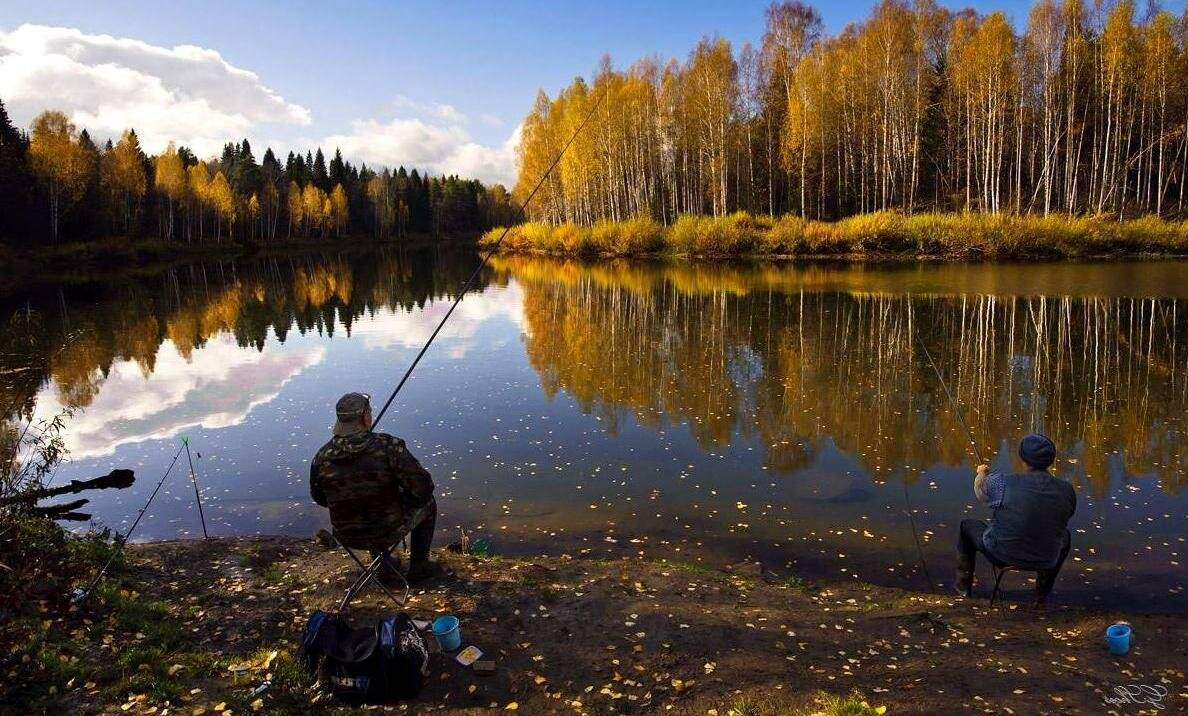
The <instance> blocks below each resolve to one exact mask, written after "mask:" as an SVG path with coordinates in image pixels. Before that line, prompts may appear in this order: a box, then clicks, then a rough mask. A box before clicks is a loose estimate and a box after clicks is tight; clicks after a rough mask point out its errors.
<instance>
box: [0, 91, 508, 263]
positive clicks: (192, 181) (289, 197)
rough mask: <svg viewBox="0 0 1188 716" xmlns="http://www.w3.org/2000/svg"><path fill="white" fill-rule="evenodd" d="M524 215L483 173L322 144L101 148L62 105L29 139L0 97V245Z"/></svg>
mask: <svg viewBox="0 0 1188 716" xmlns="http://www.w3.org/2000/svg"><path fill="white" fill-rule="evenodd" d="M516 218H517V216H516V209H515V207H513V206H512V205H511V203H510V196H509V194H508V192H507V190H506V189H505V188H504V187H503V186H502V185H499V184H496V185H494V186H491V187H487V186H484V185H483V183H482V182H480V181H478V180H476V179H464V178H461V177H458V176H440V177H436V176H429V174H428V173H424V174H423V173H421V172H420V171H418V170H417V169H412V170H411V171H409V170H407V169H405V168H404V167H403V166H402V167H399V168H398V169H397V170H396V171H395V172H393V171H391V170H389V169H387V168H381V169H379V170H376V169H372V168H370V167H368V166H367V165H366V164H362V165H360V166H355V165H352V164H351V163H350V162H348V161H345V160H344V159H343V158H342V154H341V152H339V151H337V150H336V151H335V152H334V156H333V158H331V159H330V161H329V162H327V161H326V156H325V155H324V154H323V152H322V150H321V148H318V149H317V150H316V151H314V152H308V151H307V152H306V153H305V154H304V155H301V154H299V153H293V152H289V154H288V156H287V157H286V158H285V160H284V162H283V163H282V161H281V160H280V158H278V157H277V156H276V154H275V153H274V152H273V151H272V149H271V148H267V149H265V151H264V154H263V155H262V156H261V157H260V158H259V160H257V158H256V155H255V153H254V151H253V149H252V146H251V144H250V143H249V142H248V140H247V139H244V140H243V141H241V142H235V143H232V142H229V143H227V144H226V145H225V146H224V147H223V152H222V154H221V156H219V157H217V158H212V159H209V160H206V161H203V160H201V159H199V158H198V157H197V156H195V154H194V152H192V151H191V150H190V149H188V148H186V147H184V146H183V147H174V146H173V145H172V144H170V145H169V147H167V148H166V149H165V150H164V151H162V152H161V153H160V154H158V155H156V156H149V155H147V154H146V153H145V152H144V150H143V149H142V148H141V146H140V141H139V139H138V138H137V136H136V133H135V131H133V130H128V131H127V132H125V133H124V135H123V136H122V137H121V138H120V139H119V141H118V142H114V143H113V142H111V141H110V140H109V141H108V142H106V144H105V145H104V146H103V147H99V146H97V145H96V143H95V142H94V141H93V139H92V138H91V136H90V134H89V133H88V132H87V130H86V129H82V130H81V131H80V130H78V129H77V128H76V127H75V126H74V125H73V124H72V123H71V122H70V121H69V119H68V118H67V117H66V116H65V115H64V114H62V113H61V112H55V111H49V112H44V113H42V114H41V115H40V116H38V117H37V118H36V119H35V120H34V122H33V124H32V126H31V128H30V130H29V132H28V133H27V134H26V133H25V132H22V131H21V130H20V129H18V128H17V127H16V126H14V125H13V123H12V121H11V120H10V118H9V117H8V114H7V111H6V110H5V108H4V105H3V102H2V101H0V241H3V242H5V243H9V244H10V245H14V246H30V245H37V244H39V243H41V242H43V241H45V240H52V241H85V240H90V239H98V238H103V237H110V236H125V237H129V238H150V237H159V238H161V239H164V240H165V241H168V242H182V243H195V242H202V241H211V240H214V241H224V240H238V241H252V242H259V243H271V242H275V241H283V240H288V239H297V238H315V237H319V238H327V239H329V238H339V237H345V236H370V237H374V238H378V239H393V238H402V237H406V236H408V235H410V234H434V235H462V234H471V233H475V232H478V231H481V230H483V229H486V228H488V227H490V226H493V225H497V224H500V223H508V222H511V221H514V220H515V219H516Z"/></svg>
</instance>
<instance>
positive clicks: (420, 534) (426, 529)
mask: <svg viewBox="0 0 1188 716" xmlns="http://www.w3.org/2000/svg"><path fill="white" fill-rule="evenodd" d="M419 517H420V521H419V522H417V523H416V524H414V525H413V528H412V532H410V533H409V540H408V551H409V559H410V560H412V562H413V563H414V564H416V563H417V562H428V561H429V548H430V547H432V546H433V531H434V530H435V529H437V500H435V499H432V498H430V500H429V504H427V505H425V506H424V507H422V508H421V510H420V511H419ZM414 519H415V517H414Z"/></svg>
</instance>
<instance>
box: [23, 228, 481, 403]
mask: <svg viewBox="0 0 1188 716" xmlns="http://www.w3.org/2000/svg"><path fill="white" fill-rule="evenodd" d="M476 263H477V258H476V257H475V256H473V254H471V253H469V252H460V253H458V254H452V253H451V254H449V255H448V257H446V258H443V257H441V256H439V255H438V254H437V253H435V252H427V251H426V252H412V253H405V252H400V253H397V252H391V253H374V254H371V253H369V254H365V255H338V256H329V257H328V256H320V255H319V256H303V257H283V258H278V257H272V258H266V259H265V258H262V259H258V260H255V261H249V262H241V263H229V262H227V263H225V262H210V263H195V264H190V265H185V266H180V267H175V268H172V269H169V270H166V271H164V272H162V273H160V274H154V275H151V276H148V277H134V278H128V277H125V278H121V279H120V280H118V281H115V280H108V281H103V282H99V281H96V282H95V283H91V284H86V285H78V286H73V287H69V288H61V289H57V290H53V291H48V292H46V291H32V292H31V293H30V295H27V296H24V297H23V300H22V301H21V302H20V303H18V304H17V305H16V306H9V307H8V308H7V310H4V311H3V314H0V315H4V316H6V317H9V318H8V321H9V325H8V326H6V330H4V331H3V333H2V335H0V409H5V413H4V416H0V417H11V416H16V415H23V416H25V417H28V416H29V415H30V414H31V413H32V411H33V409H34V400H35V397H36V394H37V391H38V390H39V389H40V388H41V387H42V386H43V385H45V384H46V383H47V382H49V381H50V380H52V381H53V384H54V386H55V389H56V390H57V391H58V394H59V397H60V399H61V401H62V403H63V404H64V405H67V406H70V407H86V406H87V405H88V404H90V402H91V401H92V400H93V399H94V397H95V395H96V393H97V392H98V389H99V386H100V385H101V384H102V382H103V379H104V377H105V376H106V375H107V374H108V372H109V371H110V369H111V366H112V365H113V363H115V362H116V361H135V362H136V363H137V364H139V365H140V367H141V370H143V371H144V372H145V374H146V375H147V374H150V373H151V372H152V371H153V367H154V362H155V360H156V356H157V351H158V349H159V347H160V345H161V344H162V342H163V341H165V340H166V339H168V340H170V341H172V342H173V344H174V345H175V346H176V347H177V350H178V352H179V353H180V354H181V355H183V356H186V357H189V355H190V354H191V353H192V352H193V351H194V349H196V348H199V347H201V346H203V345H204V344H205V343H206V342H207V341H208V340H210V339H211V338H213V337H215V336H218V335H220V334H224V333H230V334H233V335H234V336H235V339H236V341H237V343H238V344H239V345H240V346H243V347H255V348H256V349H258V350H263V347H264V344H265V341H266V340H267V339H268V337H269V336H270V335H274V336H276V338H277V339H278V340H280V341H282V342H283V341H284V340H285V339H286V338H287V337H288V336H289V335H290V334H291V333H292V332H293V331H297V332H298V333H299V334H301V335H304V334H306V333H309V332H316V333H318V334H325V335H331V336H332V335H333V334H334V332H335V331H336V330H340V329H345V330H346V331H347V332H348V333H349V331H350V330H351V326H352V324H353V323H354V321H355V320H356V319H357V318H359V317H360V316H361V315H363V314H364V313H374V312H375V311H377V310H378V309H381V308H387V309H399V310H405V311H408V310H413V309H416V308H420V307H423V306H424V305H425V304H426V303H428V302H431V301H433V300H437V299H441V298H445V297H451V298H452V297H453V296H454V295H455V294H456V292H457V291H458V290H459V289H460V288H461V286H462V284H463V283H464V282H465V280H466V278H467V276H468V275H469V273H470V271H472V270H473V268H474V265H475V264H476Z"/></svg>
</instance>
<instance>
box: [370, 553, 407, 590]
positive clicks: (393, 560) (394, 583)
mask: <svg viewBox="0 0 1188 716" xmlns="http://www.w3.org/2000/svg"><path fill="white" fill-rule="evenodd" d="M401 566H403V565H402V564H401V560H400V557H399V556H396V557H391V556H390V557H388V558H387V559H386V560H384V563H383V564H382V565H380V567H379V569H377V570H376V576H378V577H379V581H380V584H382V585H384V586H385V587H403V586H404V579H403V578H402V577H401V576H400V568H401Z"/></svg>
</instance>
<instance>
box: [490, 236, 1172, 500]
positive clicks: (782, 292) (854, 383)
mask: <svg viewBox="0 0 1188 716" xmlns="http://www.w3.org/2000/svg"><path fill="white" fill-rule="evenodd" d="M497 267H498V268H500V269H501V270H504V271H508V272H510V273H511V275H513V276H514V277H515V278H516V279H517V280H518V281H519V282H520V283H521V284H522V285H523V287H524V313H525V318H526V320H527V327H528V332H529V336H528V340H527V350H528V356H529V360H530V361H531V363H532V365H533V366H534V368H535V369H536V370H537V372H538V373H539V375H540V380H541V384H542V386H543V388H544V390H545V392H546V393H547V394H549V395H550V396H552V395H555V394H556V393H557V392H558V391H562V390H564V391H565V392H567V393H569V394H570V395H572V396H574V398H576V400H577V401H578V402H579V403H580V404H581V406H582V408H583V409H584V410H586V411H593V412H598V413H599V414H600V415H601V416H603V418H604V420H606V421H607V422H608V424H609V425H611V426H612V429H613V427H614V425H615V419H616V416H617V415H619V414H620V412H621V411H622V410H624V409H625V410H628V411H630V412H631V413H632V414H633V415H634V416H635V417H636V419H637V420H639V421H641V422H643V423H645V424H649V425H655V424H658V423H660V422H661V421H662V420H664V419H666V418H667V419H668V420H672V421H675V422H679V423H684V424H687V425H688V426H689V428H690V429H691V430H692V433H693V435H694V436H695V437H696V439H697V440H698V442H699V443H700V444H701V445H703V446H705V447H706V448H720V447H723V446H725V445H726V444H728V443H729V442H730V441H731V439H732V437H734V436H736V435H737V436H743V437H756V438H758V440H759V441H760V442H761V443H762V445H763V446H764V449H765V451H766V456H765V459H766V464H767V465H768V467H770V468H772V469H774V470H779V471H790V470H794V469H796V468H798V467H802V466H805V465H806V464H808V463H809V462H811V461H812V460H813V459H814V458H815V456H816V453H817V452H818V451H819V450H820V449H821V446H822V445H823V438H824V437H825V436H828V437H831V438H832V439H833V440H834V441H835V442H836V443H837V444H838V446H840V447H841V448H842V449H844V450H847V451H849V452H851V453H852V454H854V455H856V456H858V457H859V458H860V459H861V460H862V462H863V463H864V465H866V467H867V468H868V469H869V470H870V471H871V473H872V474H873V475H874V476H875V479H886V478H887V476H889V475H891V474H907V475H909V476H918V474H919V469H920V468H924V467H928V466H930V465H933V464H935V463H937V462H938V461H942V462H944V463H946V464H950V465H956V464H961V463H962V462H964V461H966V460H968V458H967V454H968V453H967V447H966V443H967V442H968V440H967V439H966V438H965V437H964V435H965V433H964V430H963V428H962V426H961V425H960V423H959V422H958V421H957V418H956V416H955V414H954V412H953V411H952V410H951V409H950V408H949V406H948V405H947V404H946V403H945V402H944V401H945V400H946V399H945V397H944V394H943V392H942V391H941V389H940V386H939V383H938V381H937V379H936V376H935V374H934V373H933V372H932V369H931V368H930V367H929V365H928V363H927V361H926V359H925V358H924V355H923V353H922V352H921V351H920V350H919V346H918V344H917V343H916V342H915V339H914V337H913V336H914V334H915V332H919V333H920V335H921V337H922V338H923V340H924V342H925V344H926V345H927V347H928V349H929V351H930V352H931V353H932V355H933V357H934V358H935V360H936V362H937V364H938V365H939V367H940V369H941V370H942V371H943V372H944V374H945V377H946V380H948V381H949V382H950V384H951V385H950V387H951V388H952V390H953V391H954V393H955V394H956V395H957V396H958V399H959V400H960V401H961V403H962V405H963V406H964V408H965V411H966V417H967V420H968V421H969V422H970V423H971V426H972V428H973V430H974V432H975V434H976V435H977V438H978V440H979V442H980V444H981V445H982V446H983V452H984V453H990V454H993V452H994V451H995V450H997V449H998V448H1000V447H1004V446H1005V447H1007V449H1008V450H1011V451H1012V452H1013V448H1011V446H1012V445H1013V444H1014V442H1015V441H1016V440H1017V439H1018V438H1019V437H1020V436H1021V435H1022V434H1023V433H1024V432H1026V431H1027V430H1030V429H1037V430H1044V431H1046V432H1048V433H1049V434H1050V435H1051V436H1052V437H1053V438H1054V439H1055V440H1056V441H1057V443H1058V444H1059V445H1060V446H1062V448H1064V450H1065V453H1064V454H1065V455H1066V456H1068V457H1069V458H1071V460H1070V461H1066V462H1063V463H1062V467H1061V469H1062V470H1063V471H1064V472H1065V473H1066V474H1070V475H1072V476H1073V478H1074V479H1075V480H1077V481H1078V482H1079V483H1081V484H1088V485H1090V486H1091V487H1092V488H1093V489H1094V491H1096V492H1102V491H1104V490H1105V489H1106V488H1107V486H1108V485H1109V481H1110V479H1111V474H1110V471H1109V469H1108V464H1109V463H1110V461H1111V459H1112V456H1114V455H1115V454H1118V455H1120V456H1121V458H1122V463H1121V464H1122V465H1123V466H1124V469H1123V470H1122V473H1121V474H1120V475H1119V474H1115V475H1114V477H1121V478H1123V479H1130V477H1131V476H1132V475H1134V474H1156V475H1158V477H1159V478H1160V481H1161V483H1162V486H1163V487H1164V489H1167V490H1170V491H1174V490H1178V489H1179V487H1180V486H1181V485H1182V484H1183V482H1184V479H1185V469H1186V468H1188V459H1186V455H1185V451H1184V442H1183V438H1184V434H1183V431H1184V425H1183V414H1184V412H1185V406H1188V382H1186V381H1185V371H1188V361H1186V356H1185V354H1184V351H1183V349H1182V346H1183V345H1184V344H1185V339H1186V338H1188V335H1186V334H1188V328H1186V326H1185V321H1184V320H1183V318H1181V317H1179V316H1178V315H1177V310H1178V307H1177V302H1176V301H1175V300H1173V299H1150V298H1147V299H1135V298H1120V297H1108V298H1095V297H1091V296H1085V297H1043V296H1026V295H1005V296H1004V295H977V294H974V295H967V294H962V293H961V292H960V291H959V290H957V291H952V292H949V293H942V292H939V291H937V292H933V293H927V294H913V295H907V294H888V293H863V292H861V291H859V290H847V291H836V290H816V289H815V288H814V285H815V284H826V283H828V284H835V283H836V279H837V276H836V274H837V271H836V270H828V269H821V270H818V269H813V268H809V269H805V268H803V267H783V268H781V267H779V266H771V265H769V266H765V267H761V268H750V269H748V268H732V267H728V266H712V267H705V266H699V265H666V264H654V265H648V264H641V263H623V264H598V265H591V266H583V265H580V264H577V263H559V262H551V261H550V262H544V261H541V260H536V259H506V260H500V262H499V263H498V264H497ZM830 274H832V275H830ZM909 479H911V477H909Z"/></svg>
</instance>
